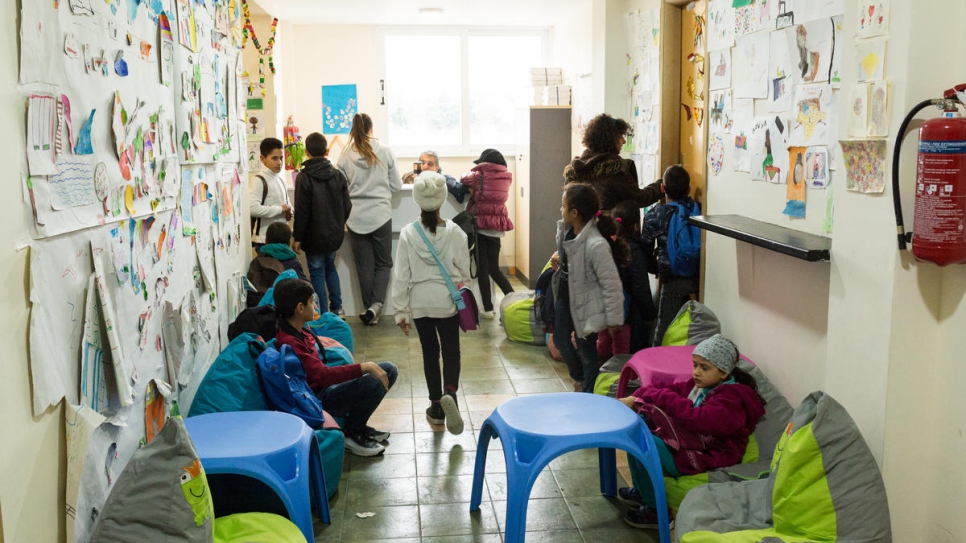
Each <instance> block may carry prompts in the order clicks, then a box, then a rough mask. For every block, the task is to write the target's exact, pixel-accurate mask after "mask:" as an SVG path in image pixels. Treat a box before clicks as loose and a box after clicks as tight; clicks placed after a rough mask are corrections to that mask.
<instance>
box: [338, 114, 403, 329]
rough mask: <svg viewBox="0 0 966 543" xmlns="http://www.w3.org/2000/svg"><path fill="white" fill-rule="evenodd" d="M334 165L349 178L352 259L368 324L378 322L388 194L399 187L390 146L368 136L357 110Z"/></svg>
mask: <svg viewBox="0 0 966 543" xmlns="http://www.w3.org/2000/svg"><path fill="white" fill-rule="evenodd" d="M339 169H341V170H342V171H343V172H345V175H346V177H347V178H348V180H349V199H350V200H351V201H352V211H351V212H350V213H349V218H348V219H347V220H346V226H347V227H348V229H349V243H350V244H351V245H352V253H353V257H354V258H355V264H356V276H357V277H358V278H359V291H360V293H361V294H362V305H363V306H364V307H365V308H366V310H365V312H363V313H362V314H361V315H359V319H361V320H362V323H363V324H365V325H367V326H370V325H374V324H376V323H378V322H379V313H380V312H381V311H382V305H383V303H385V301H386V290H387V288H388V286H389V277H390V273H391V270H392V193H393V192H396V191H398V190H400V189H401V188H402V179H401V178H400V177H399V171H398V170H396V156H395V155H394V154H393V152H392V149H390V148H389V147H386V146H384V145H381V144H380V143H379V140H377V139H376V138H374V137H372V119H371V118H370V117H369V116H368V115H366V114H365V113H357V114H356V116H355V117H353V119H352V130H351V132H350V133H349V143H348V144H347V146H346V149H345V151H343V153H342V155H341V156H340V157H339Z"/></svg>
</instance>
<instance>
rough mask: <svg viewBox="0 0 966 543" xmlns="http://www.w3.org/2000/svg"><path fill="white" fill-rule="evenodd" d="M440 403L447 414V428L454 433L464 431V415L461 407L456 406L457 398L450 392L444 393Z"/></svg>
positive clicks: (457, 433)
mask: <svg viewBox="0 0 966 543" xmlns="http://www.w3.org/2000/svg"><path fill="white" fill-rule="evenodd" d="M439 405H440V406H442V408H443V413H445V414H446V429H447V430H449V433H451V434H453V435H460V434H462V433H463V417H462V416H460V409H459V407H457V406H456V400H455V399H453V397H452V396H450V395H449V394H443V397H442V398H440V400H439Z"/></svg>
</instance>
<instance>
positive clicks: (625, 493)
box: [617, 486, 644, 507]
mask: <svg viewBox="0 0 966 543" xmlns="http://www.w3.org/2000/svg"><path fill="white" fill-rule="evenodd" d="M617 499H619V500H620V501H622V502H624V503H625V504H627V505H630V506H631V507H640V506H642V505H644V500H643V498H641V493H640V492H638V491H637V489H636V488H634V487H632V486H623V487H621V488H619V489H618V490H617Z"/></svg>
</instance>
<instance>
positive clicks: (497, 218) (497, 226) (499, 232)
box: [460, 149, 513, 319]
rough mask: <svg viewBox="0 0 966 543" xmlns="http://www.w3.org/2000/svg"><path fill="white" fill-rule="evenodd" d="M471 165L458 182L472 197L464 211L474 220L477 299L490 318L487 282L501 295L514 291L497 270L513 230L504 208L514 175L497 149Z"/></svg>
mask: <svg viewBox="0 0 966 543" xmlns="http://www.w3.org/2000/svg"><path fill="white" fill-rule="evenodd" d="M473 163H474V164H476V166H475V167H474V168H473V169H472V170H470V171H469V173H466V174H463V177H461V178H460V183H462V186H463V187H465V188H467V189H468V190H469V191H470V194H471V196H470V201H469V203H467V204H466V210H467V211H469V212H470V213H472V214H473V215H474V216H475V217H476V244H477V249H476V255H477V258H478V261H479V282H480V297H481V298H483V300H482V302H483V312H482V313H481V314H482V315H483V316H484V317H486V318H488V319H492V318H493V317H494V316H496V314H495V313H494V312H493V299H492V294H491V292H490V279H491V278H492V279H493V282H494V283H496V286H498V287H500V290H502V291H503V294H504V295H506V294H509V293H511V292H513V287H512V286H511V285H510V282H509V281H507V278H506V277H505V276H504V275H503V272H501V271H500V238H502V237H504V236H506V233H507V232H509V231H510V230H513V221H511V220H510V216H509V214H508V213H507V209H506V201H507V198H508V197H509V195H510V185H511V184H512V183H513V175H512V174H510V172H508V171H507V169H506V159H505V158H503V155H502V154H501V153H500V152H499V151H497V150H496V149H486V150H485V151H483V152H482V153H481V154H480V158H478V159H476V160H474V161H473Z"/></svg>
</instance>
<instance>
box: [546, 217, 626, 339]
mask: <svg viewBox="0 0 966 543" xmlns="http://www.w3.org/2000/svg"><path fill="white" fill-rule="evenodd" d="M567 230H568V228H567V227H566V226H565V225H564V222H563V221H562V220H560V221H557V253H558V254H561V255H562V254H564V251H566V254H567V266H568V271H569V275H568V284H569V288H570V316H571V317H572V318H573V321H574V331H576V332H577V336H578V337H581V338H583V337H587V335H588V334H593V333H594V332H600V331H601V330H603V329H605V328H607V327H608V326H623V325H624V289H623V287H622V286H621V278H620V275H619V274H618V273H617V265H616V264H614V255H613V254H612V253H611V250H610V245H609V244H608V243H607V240H606V239H604V237H603V236H602V235H600V231H598V230H597V224H596V222H595V221H591V222H588V223H587V224H586V225H585V226H584V228H583V230H581V231H580V234H577V237H576V238H574V239H572V240H569V241H564V236H565V235H566V233H567Z"/></svg>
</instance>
